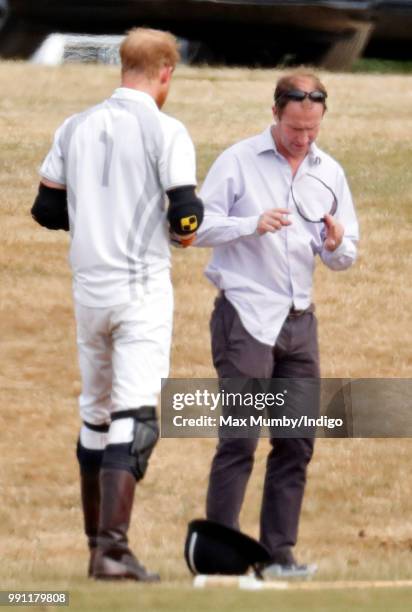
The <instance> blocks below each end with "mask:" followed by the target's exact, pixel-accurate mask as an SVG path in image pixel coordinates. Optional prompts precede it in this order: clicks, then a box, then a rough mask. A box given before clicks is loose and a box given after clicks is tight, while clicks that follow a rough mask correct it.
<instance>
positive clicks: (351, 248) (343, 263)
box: [319, 167, 359, 271]
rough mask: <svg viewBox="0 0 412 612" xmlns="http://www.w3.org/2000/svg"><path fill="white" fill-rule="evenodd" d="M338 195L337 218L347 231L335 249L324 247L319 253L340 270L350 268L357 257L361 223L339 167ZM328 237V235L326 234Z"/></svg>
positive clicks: (324, 261)
mask: <svg viewBox="0 0 412 612" xmlns="http://www.w3.org/2000/svg"><path fill="white" fill-rule="evenodd" d="M336 186H337V189H336V197H337V200H338V209H337V211H336V215H335V218H336V220H337V221H339V223H341V224H342V225H343V227H344V230H345V233H344V235H343V239H342V242H341V244H340V245H339V246H338V248H337V249H335V250H334V251H328V250H327V249H325V247H324V246H323V247H322V250H321V251H320V253H319V255H320V258H321V260H322V261H323V263H324V264H325V265H326V266H327V267H328V268H330V269H331V270H335V271H339V270H346V269H347V268H349V267H350V266H351V265H352V264H353V263H354V262H355V261H356V258H357V254H358V248H357V243H358V241H359V224H358V220H357V218H356V213H355V207H354V204H353V200H352V195H351V192H350V189H349V185H348V182H347V180H346V177H345V174H344V172H343V170H342V168H340V167H339V174H338V177H337V185H336ZM325 238H326V236H325Z"/></svg>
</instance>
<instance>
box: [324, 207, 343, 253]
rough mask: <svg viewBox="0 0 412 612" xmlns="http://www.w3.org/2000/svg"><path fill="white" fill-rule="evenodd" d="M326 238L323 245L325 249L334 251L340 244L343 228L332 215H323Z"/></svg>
mask: <svg viewBox="0 0 412 612" xmlns="http://www.w3.org/2000/svg"><path fill="white" fill-rule="evenodd" d="M324 220H325V229H326V238H325V242H324V243H323V246H324V247H325V249H326V250H327V251H335V250H336V249H337V248H338V246H339V245H340V244H341V242H342V239H343V234H344V232H345V229H344V227H343V225H342V224H341V223H339V222H338V221H336V219H335V218H334V217H332V215H325V219H324Z"/></svg>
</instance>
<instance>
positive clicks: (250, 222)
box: [194, 149, 259, 247]
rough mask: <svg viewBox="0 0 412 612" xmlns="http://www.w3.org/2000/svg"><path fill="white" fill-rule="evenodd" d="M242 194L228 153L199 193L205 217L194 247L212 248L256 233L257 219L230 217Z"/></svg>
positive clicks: (214, 166) (215, 167) (221, 157)
mask: <svg viewBox="0 0 412 612" xmlns="http://www.w3.org/2000/svg"><path fill="white" fill-rule="evenodd" d="M242 190H243V181H242V175H241V172H240V169H239V167H238V164H237V161H236V159H235V158H234V156H233V155H232V153H231V151H230V149H229V150H228V151H225V152H224V153H223V154H222V155H220V157H218V159H217V160H216V161H215V163H214V164H213V165H212V167H211V169H210V170H209V173H208V175H207V177H206V179H205V182H204V183H203V186H202V188H201V190H200V193H199V195H200V198H201V199H202V201H203V204H204V207H205V216H204V219H203V223H202V225H201V227H200V228H199V230H198V232H197V235H196V240H195V242H194V246H199V247H216V246H220V245H224V244H228V243H229V242H233V241H234V240H237V239H239V238H242V237H243V236H250V235H252V234H254V233H255V232H256V229H257V224H258V221H259V215H252V216H250V217H236V216H232V214H231V211H232V207H233V205H234V203H235V202H236V200H237V199H238V198H239V197H240V194H241V192H242Z"/></svg>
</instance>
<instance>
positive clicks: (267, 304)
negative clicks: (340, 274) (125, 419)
mask: <svg viewBox="0 0 412 612" xmlns="http://www.w3.org/2000/svg"><path fill="white" fill-rule="evenodd" d="M308 175H315V176H317V177H318V178H320V179H321V180H322V181H323V182H324V183H325V184H326V185H327V186H328V187H329V188H330V189H332V190H333V192H334V193H335V195H336V198H337V201H338V208H337V211H336V214H335V218H336V219H337V220H338V221H339V222H340V223H342V225H343V226H344V228H345V234H344V238H343V241H342V243H341V244H340V245H339V247H338V248H337V249H336V250H335V251H333V252H332V251H327V250H326V249H325V248H324V246H323V243H324V239H325V230H324V224H323V223H309V222H307V221H305V220H304V219H303V218H302V217H301V216H300V215H299V214H298V212H297V210H296V206H295V202H294V199H293V197H292V191H291V186H292V185H293V194H294V196H295V200H296V201H297V202H298V205H301V207H302V209H303V210H304V211H305V212H306V211H307V210H309V211H311V210H312V208H313V207H314V208H315V209H316V207H317V209H318V210H319V207H320V213H321V214H320V216H322V215H323V214H324V213H326V212H328V211H329V207H330V205H331V201H333V198H332V196H331V194H330V192H329V191H328V189H326V188H325V187H322V185H321V183H319V181H317V180H315V179H313V178H312V177H310V176H308ZM200 197H201V198H202V200H203V202H204V205H205V218H204V221H203V224H202V225H201V227H200V229H199V230H198V233H197V239H196V242H195V246H201V247H213V255H212V259H211V261H210V263H209V265H208V266H207V268H206V272H205V274H206V276H207V278H208V279H209V280H210V281H211V282H212V283H213V284H214V285H215V286H216V287H217V288H218V289H220V290H223V291H224V292H225V295H226V297H227V299H228V300H229V301H230V302H231V303H232V304H233V306H234V307H235V308H236V310H237V312H238V314H239V316H240V319H241V321H242V323H243V325H244V327H245V328H246V329H247V331H248V332H249V333H250V334H252V336H254V337H255V338H256V339H257V340H259V341H260V342H263V343H264V344H269V345H270V346H274V345H275V343H276V338H277V336H278V334H279V331H280V329H281V327H282V325H283V323H284V321H285V319H286V317H287V315H288V312H289V309H290V308H291V306H292V305H294V306H295V308H297V309H304V308H307V307H308V306H309V305H310V303H311V301H312V297H311V296H312V283H313V271H314V268H315V257H316V255H319V256H320V258H321V260H322V261H323V263H324V264H325V265H326V266H328V267H329V268H331V269H332V270H345V269H346V268H348V267H349V266H350V265H352V263H353V262H354V261H355V259H356V254H357V249H356V242H357V241H358V239H359V228H358V222H357V219H356V214H355V209H354V205H353V201H352V197H351V193H350V190H349V187H348V183H347V181H346V178H345V174H344V172H343V169H342V167H341V166H340V165H339V164H338V163H337V162H336V161H335V160H334V159H332V157H330V156H329V155H327V154H326V153H324V152H323V151H321V150H320V149H319V148H318V147H317V146H316V145H315V144H312V145H311V147H310V150H309V152H308V155H307V156H306V157H305V159H304V160H303V162H302V163H301V165H300V166H299V169H298V171H297V173H296V174H295V176H294V177H293V176H292V170H291V167H290V165H289V163H288V162H287V160H286V159H285V158H284V157H283V156H282V155H281V154H280V153H279V152H278V151H277V149H276V146H275V143H274V140H273V138H272V134H271V130H270V127H269V128H267V129H266V130H265V131H264V132H263V133H262V134H259V135H258V136H254V137H252V138H248V139H246V140H243V141H241V142H239V143H237V144H235V145H233V146H232V147H230V148H229V149H227V150H226V151H224V152H223V153H222V154H221V155H220V156H219V157H218V159H217V160H216V161H215V163H214V164H213V165H212V167H211V169H210V171H209V173H208V175H207V177H206V179H205V182H204V184H203V186H202V189H201V191H200ZM271 208H287V209H289V210H290V211H291V214H290V215H289V217H288V218H289V219H290V221H291V225H289V226H285V227H282V229H280V230H278V231H276V232H274V233H266V234H264V235H263V236H260V235H259V234H258V233H257V223H258V220H259V217H260V215H261V214H262V213H263V212H264V211H265V210H268V209H271ZM315 218H316V217H315Z"/></svg>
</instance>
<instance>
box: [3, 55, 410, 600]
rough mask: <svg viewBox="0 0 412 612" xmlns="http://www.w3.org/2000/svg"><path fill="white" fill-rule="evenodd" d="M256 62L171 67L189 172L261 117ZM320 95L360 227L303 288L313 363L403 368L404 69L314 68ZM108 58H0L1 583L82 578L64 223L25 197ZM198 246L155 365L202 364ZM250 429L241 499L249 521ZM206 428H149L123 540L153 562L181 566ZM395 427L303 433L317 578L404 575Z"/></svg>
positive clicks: (171, 569) (95, 95) (355, 370)
mask: <svg viewBox="0 0 412 612" xmlns="http://www.w3.org/2000/svg"><path fill="white" fill-rule="evenodd" d="M276 76H277V74H276V72H273V71H247V70H212V69H208V68H204V69H198V70H194V69H189V68H179V70H178V71H177V74H176V76H175V80H174V85H173V88H172V92H171V96H170V100H169V102H168V105H167V109H166V110H167V111H168V112H170V113H171V114H173V115H175V116H177V117H178V118H180V119H181V120H183V122H184V123H185V124H186V125H187V126H188V128H189V130H190V132H191V134H192V136H193V139H194V141H195V144H196V147H197V150H198V155H199V178H200V180H202V179H203V177H204V175H205V172H206V170H207V168H208V166H209V165H210V163H211V162H212V161H213V159H214V158H215V157H216V155H217V154H218V153H219V152H220V151H221V150H223V149H224V148H225V147H226V146H228V145H229V144H231V143H232V142H234V141H236V140H239V139H241V138H243V137H246V136H248V135H252V134H255V133H256V132H257V131H259V130H261V129H263V128H264V127H265V126H266V125H267V124H268V123H269V122H270V119H271V113H270V106H271V95H272V90H273V84H274V81H275V78H276ZM323 76H324V80H325V81H326V84H327V86H328V88H329V90H330V110H329V112H328V114H327V117H326V118H325V122H324V128H323V131H322V135H321V138H320V144H321V145H322V146H323V147H324V148H326V149H327V150H328V151H330V152H331V153H332V154H333V155H334V156H335V157H336V158H338V159H339V160H340V161H341V162H342V163H343V164H344V166H345V168H346V170H347V174H348V177H349V180H350V183H351V185H352V188H353V193H354V196H355V200H356V203H357V207H358V211H359V217H360V221H361V229H362V243H361V254H360V259H359V262H358V263H357V265H356V266H355V267H354V268H353V269H352V270H350V271H348V272H346V273H339V274H335V273H332V272H330V271H328V270H326V269H325V268H322V267H321V266H319V268H318V270H317V273H316V302H317V312H318V318H319V321H320V342H321V354H322V370H323V374H324V376H328V377H334V376H336V377H410V376H411V373H412V354H411V330H412V325H411V309H410V303H411V301H412V284H411V282H410V279H411V276H412V274H411V272H412V262H411V249H410V227H411V225H410V222H411V210H412V174H411V172H410V142H411V139H412V116H411V113H410V108H411V104H410V103H411V99H412V95H411V92H412V77H399V76H384V77H383V76H382V77H381V76H362V75H331V74H325V75H323ZM116 84H117V71H115V70H114V69H112V68H107V67H93V66H79V67H77V66H64V67H61V68H52V69H51V68H40V67H35V66H29V65H26V64H23V63H16V64H14V63H3V64H0V85H1V90H2V91H3V95H2V98H1V100H0V140H1V159H0V187H1V201H0V216H1V228H2V229H1V231H2V236H1V241H0V276H1V293H0V309H1V316H0V326H1V329H0V343H1V354H0V402H1V410H0V423H1V432H2V434H1V437H0V451H1V457H2V459H1V467H2V469H1V474H0V487H1V500H2V504H1V508H0V535H1V541H2V555H1V564H0V577H1V583H2V585H3V586H2V588H6V587H10V588H11V587H15V588H30V586H36V585H39V584H47V585H49V588H53V586H54V585H57V584H58V585H59V588H62V587H63V586H64V585H67V584H68V585H69V586H70V585H73V584H75V583H76V581H79V584H82V582H81V580H82V577H83V576H84V572H85V567H86V561H87V560H86V547H85V541H84V538H83V535H82V527H81V515H80V510H79V493H78V484H77V465H76V462H75V458H74V445H75V440H76V436H77V431H78V416H77V404H76V397H77V395H78V393H79V389H80V387H79V373H78V369H77V358H76V347H75V332H74V321H73V316H72V308H71V287H70V273H69V270H68V267H67V264H66V251H67V237H66V236H65V235H63V233H62V232H58V233H52V232H47V231H46V230H42V229H40V228H39V227H36V226H35V225H34V223H33V222H32V221H31V219H30V216H29V213H28V210H29V207H30V205H31V202H32V200H33V197H34V194H35V191H36V187H37V182H38V178H37V174H36V170H37V167H38V165H39V163H40V161H41V160H42V157H43V156H44V154H45V153H46V151H47V149H48V147H49V144H50V140H51V136H52V133H53V131H54V129H55V128H56V127H57V125H58V124H59V123H60V122H61V121H62V120H63V118H65V117H66V116H67V115H68V114H70V113H73V112H77V111H79V110H81V109H83V108H85V107H87V106H88V105H91V104H93V103H95V102H97V101H98V100H100V99H102V98H103V97H106V96H107V95H109V94H110V92H111V90H112V88H114V87H115V86H116ZM207 259H208V252H207V251H204V250H192V251H190V252H184V253H183V252H176V253H175V254H174V271H173V276H174V283H175V288H176V315H175V331H174V346H173V360H172V374H173V376H175V377H196V378H201V377H204V378H206V377H213V376H214V371H213V368H212V365H211V359H210V350H209V332H208V318H209V315H210V311H211V308H212V303H213V299H214V289H213V287H211V286H210V285H209V284H208V283H207V282H206V280H204V278H203V276H202V270H203V268H204V265H205V263H206V261H207ZM266 445H267V441H263V442H262V443H261V448H260V450H259V452H258V457H257V465H256V468H255V472H254V475H253V477H252V480H251V483H250V487H249V490H248V496H247V500H246V504H245V507H244V512H243V527H244V529H245V530H246V531H247V532H249V533H251V534H254V535H257V518H258V511H259V500H260V495H261V489H262V481H263V469H264V460H265V454H266ZM213 447H214V441H213V440H162V441H161V443H160V444H159V446H158V448H157V449H156V452H155V454H154V457H153V460H152V462H151V468H150V470H149V473H148V475H147V478H146V480H145V482H144V484H142V485H141V486H140V487H139V490H138V494H137V500H136V508H135V514H134V521H133V526H132V529H131V541H132V543H133V545H134V547H135V548H136V550H137V551H138V553H139V555H140V556H141V557H142V559H144V560H145V562H147V563H148V565H150V566H153V567H155V568H158V569H159V570H160V571H161V573H162V574H163V576H164V578H165V579H167V580H173V581H178V582H179V583H181V584H184V582H185V581H187V579H188V574H187V570H186V568H185V565H184V562H183V560H182V547H183V540H184V533H185V526H186V523H187V521H188V520H190V519H191V518H193V517H195V516H202V515H203V513H204V510H203V505H204V496H205V487H206V482H207V474H208V468H209V463H210V459H211V456H212V453H213ZM410 451H411V444H410V441H409V440H402V441H400V440H319V442H318V443H317V453H316V456H315V459H314V461H313V463H312V465H311V469H310V478H309V485H308V490H307V495H306V498H305V504H304V510H303V519H302V527H301V534H300V543H299V551H298V552H299V556H300V557H301V558H302V559H303V558H305V559H309V560H317V561H319V562H320V567H321V577H322V578H341V579H342V578H385V577H388V578H389V577H390V578H396V577H399V578H405V577H410V559H411V555H412V529H411V527H410V516H411V510H412V509H411V502H410V500H411V497H412V496H411V485H410V470H411V467H412V459H411V452H410Z"/></svg>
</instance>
